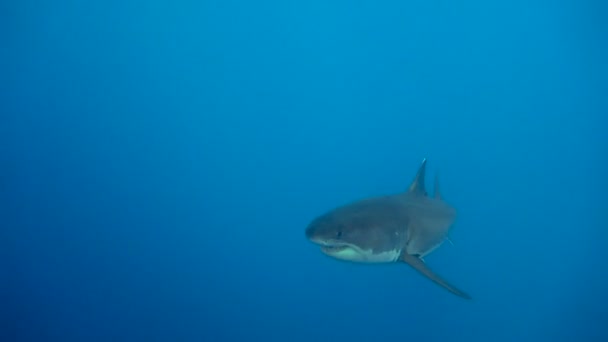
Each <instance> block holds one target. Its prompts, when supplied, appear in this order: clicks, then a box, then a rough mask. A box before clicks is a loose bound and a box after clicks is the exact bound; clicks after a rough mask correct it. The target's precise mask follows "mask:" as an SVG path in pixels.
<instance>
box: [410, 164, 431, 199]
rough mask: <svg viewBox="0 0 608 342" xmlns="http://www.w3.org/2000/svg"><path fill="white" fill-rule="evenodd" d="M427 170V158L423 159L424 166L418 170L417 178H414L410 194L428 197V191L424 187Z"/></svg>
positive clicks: (421, 165)
mask: <svg viewBox="0 0 608 342" xmlns="http://www.w3.org/2000/svg"><path fill="white" fill-rule="evenodd" d="M425 170H426V158H424V159H422V164H420V167H419V168H418V173H416V178H414V181H413V182H412V184H410V187H409V189H408V192H410V193H413V194H416V195H422V196H426V195H427V193H426V189H425V187H424V173H425Z"/></svg>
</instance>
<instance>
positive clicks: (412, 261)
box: [401, 253, 471, 299]
mask: <svg viewBox="0 0 608 342" xmlns="http://www.w3.org/2000/svg"><path fill="white" fill-rule="evenodd" d="M401 261H403V262H405V263H407V264H409V265H410V266H412V267H413V268H415V269H416V270H417V271H418V272H420V273H422V274H423V275H425V276H426V277H427V278H429V279H431V280H432V281H434V282H435V283H436V284H438V285H440V286H442V287H443V288H445V289H446V290H448V291H450V292H452V293H453V294H455V295H457V296H459V297H462V298H465V299H471V296H469V295H468V294H466V293H465V292H463V291H461V290H459V289H457V288H456V287H454V286H452V285H451V284H450V283H448V282H447V281H445V280H443V279H442V278H441V277H439V276H438V275H436V274H435V273H433V271H431V270H430V269H429V268H428V266H426V264H425V263H424V261H422V260H421V259H420V258H419V257H417V256H415V255H410V254H407V253H402V254H401Z"/></svg>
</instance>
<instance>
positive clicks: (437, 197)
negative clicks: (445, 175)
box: [433, 174, 441, 199]
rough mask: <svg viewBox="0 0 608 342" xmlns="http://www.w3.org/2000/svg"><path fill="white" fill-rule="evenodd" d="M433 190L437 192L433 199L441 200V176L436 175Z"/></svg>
mask: <svg viewBox="0 0 608 342" xmlns="http://www.w3.org/2000/svg"><path fill="white" fill-rule="evenodd" d="M433 188H434V189H433V191H434V192H435V194H434V195H433V197H435V198H436V199H441V192H439V176H437V174H435V186H434V187H433Z"/></svg>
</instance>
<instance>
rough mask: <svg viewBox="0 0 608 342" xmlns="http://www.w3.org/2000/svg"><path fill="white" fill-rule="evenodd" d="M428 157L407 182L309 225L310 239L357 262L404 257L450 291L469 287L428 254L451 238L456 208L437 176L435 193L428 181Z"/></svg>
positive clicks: (336, 255)
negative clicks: (443, 272) (432, 264)
mask: <svg viewBox="0 0 608 342" xmlns="http://www.w3.org/2000/svg"><path fill="white" fill-rule="evenodd" d="M425 172H426V158H424V159H423V160H422V163H421V164H420V167H419V168H418V172H417V173H416V176H415V177H414V180H413V181H412V182H411V183H410V186H409V188H407V189H406V190H405V191H401V192H399V193H393V194H389V195H383V196H376V197H369V198H364V199H360V200H357V201H354V202H352V203H349V204H346V205H342V206H339V207H337V208H335V209H332V210H330V211H328V212H326V213H324V214H322V215H320V216H318V217H316V218H315V219H313V220H312V221H311V222H310V224H309V225H308V226H307V227H306V230H305V234H306V237H307V239H308V240H310V241H311V242H313V243H314V244H316V245H318V246H320V249H321V251H322V252H323V253H324V254H326V255H328V256H330V257H332V258H335V259H339V260H343V261H349V262H355V263H372V264H379V263H406V264H408V265H410V266H411V267H413V268H414V269H415V270H417V271H418V272H419V273H420V274H422V275H424V276H425V277H427V278H428V279H430V280H432V281H433V282H435V283H436V284H437V285H439V286H441V287H443V288H444V289H446V290H448V291H449V292H451V293H453V294H455V295H457V296H459V297H462V298H465V299H471V296H470V295H469V294H467V293H466V292H464V291H462V290H460V289H458V288H457V287H455V286H453V285H452V284H450V283H449V282H447V281H446V280H444V279H443V278H441V277H440V276H439V275H437V274H436V273H434V272H433V271H432V270H431V269H430V268H429V267H428V266H427V264H426V263H425V261H424V259H423V258H424V257H425V256H427V255H428V254H429V253H431V252H433V251H434V250H435V249H436V248H438V247H439V246H441V245H442V244H443V243H444V242H445V241H446V240H448V241H449V237H448V231H449V230H450V228H451V227H452V225H453V223H454V221H455V219H456V210H455V209H454V208H453V207H452V206H450V205H449V204H447V203H446V201H444V199H443V198H442V195H441V194H440V192H439V181H438V177H437V176H436V177H435V186H434V194H433V196H432V197H431V196H429V195H428V193H427V191H426V187H425Z"/></svg>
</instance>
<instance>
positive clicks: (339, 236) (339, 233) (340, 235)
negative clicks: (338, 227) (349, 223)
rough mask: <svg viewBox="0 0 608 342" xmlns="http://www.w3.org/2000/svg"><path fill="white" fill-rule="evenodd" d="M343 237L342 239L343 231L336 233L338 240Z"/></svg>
mask: <svg viewBox="0 0 608 342" xmlns="http://www.w3.org/2000/svg"><path fill="white" fill-rule="evenodd" d="M341 237H342V231H338V232H337V233H336V238H338V239H339V238H341Z"/></svg>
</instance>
